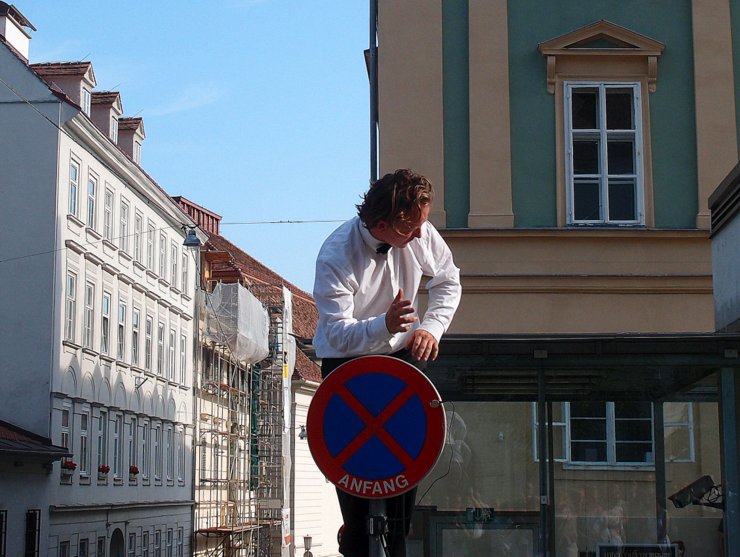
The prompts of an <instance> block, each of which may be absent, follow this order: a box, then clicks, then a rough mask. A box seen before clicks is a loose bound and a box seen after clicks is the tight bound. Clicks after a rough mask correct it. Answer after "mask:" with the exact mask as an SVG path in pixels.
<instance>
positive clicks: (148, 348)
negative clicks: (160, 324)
mask: <svg viewBox="0 0 740 557" xmlns="http://www.w3.org/2000/svg"><path fill="white" fill-rule="evenodd" d="M153 327H154V320H153V319H152V316H151V315H147V317H146V324H145V325H144V369H147V370H150V369H152V328H153Z"/></svg>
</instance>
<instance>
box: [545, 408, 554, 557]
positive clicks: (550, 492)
mask: <svg viewBox="0 0 740 557" xmlns="http://www.w3.org/2000/svg"><path fill="white" fill-rule="evenodd" d="M552 422H553V415H552V401H548V402H547V485H548V489H547V498H548V502H549V503H550V505H549V511H550V512H549V513H548V514H547V519H548V522H547V540H548V544H547V549H548V551H549V552H550V555H555V535H556V534H555V440H554V434H553V426H552Z"/></svg>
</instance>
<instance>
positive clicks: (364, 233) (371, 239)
mask: <svg viewBox="0 0 740 557" xmlns="http://www.w3.org/2000/svg"><path fill="white" fill-rule="evenodd" d="M357 226H358V227H359V229H360V237H361V238H362V241H363V242H364V243H365V245H366V246H367V247H368V249H369V250H370V251H372V253H376V251H377V249H378V247H379V246H380V245H381V244H383V243H384V242H381V241H380V240H378V239H377V238H376V237H375V236H373V235H372V234H370V230H368V228H367V226H365V223H364V222H362V220H361V219H360V217H357Z"/></svg>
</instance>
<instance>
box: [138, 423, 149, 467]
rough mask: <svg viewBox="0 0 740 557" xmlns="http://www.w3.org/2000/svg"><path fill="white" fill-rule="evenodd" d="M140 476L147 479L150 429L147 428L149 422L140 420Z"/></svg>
mask: <svg viewBox="0 0 740 557" xmlns="http://www.w3.org/2000/svg"><path fill="white" fill-rule="evenodd" d="M140 442H141V476H142V477H143V478H144V479H145V480H147V479H149V472H150V466H151V464H150V462H151V447H150V443H151V431H150V429H149V422H148V421H142V423H141V441H140Z"/></svg>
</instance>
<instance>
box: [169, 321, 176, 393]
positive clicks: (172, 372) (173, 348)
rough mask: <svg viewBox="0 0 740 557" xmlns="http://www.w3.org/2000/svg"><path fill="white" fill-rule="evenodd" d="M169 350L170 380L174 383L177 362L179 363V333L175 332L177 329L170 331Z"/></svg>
mask: <svg viewBox="0 0 740 557" xmlns="http://www.w3.org/2000/svg"><path fill="white" fill-rule="evenodd" d="M167 348H168V350H169V355H170V357H169V361H168V363H167V373H168V375H169V377H168V379H169V380H170V381H174V380H175V375H176V373H175V371H176V370H175V362H176V361H177V360H176V357H175V355H176V354H177V331H175V329H170V343H169V345H168V346H167Z"/></svg>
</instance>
